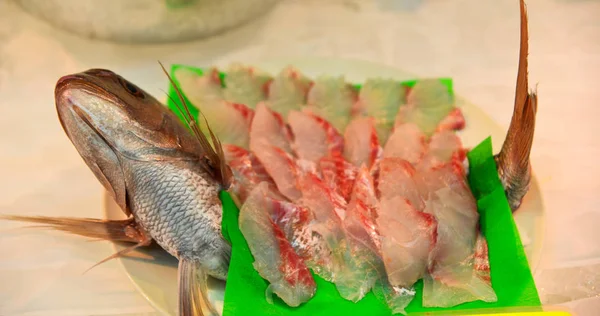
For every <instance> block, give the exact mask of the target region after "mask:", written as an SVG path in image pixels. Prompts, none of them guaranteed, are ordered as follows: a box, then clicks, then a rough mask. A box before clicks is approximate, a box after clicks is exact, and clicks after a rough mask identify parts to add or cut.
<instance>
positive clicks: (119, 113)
mask: <svg viewBox="0 0 600 316" xmlns="http://www.w3.org/2000/svg"><path fill="white" fill-rule="evenodd" d="M55 101H56V107H57V111H58V113H59V118H60V121H61V124H62V126H63V128H64V129H65V131H66V132H67V134H68V135H69V137H70V138H71V140H73V138H72V137H71V136H72V135H71V134H72V133H73V132H76V131H75V130H74V129H73V128H74V125H73V124H72V123H73V122H72V120H69V118H74V119H76V120H77V121H81V122H82V123H84V124H85V125H87V127H89V130H91V132H92V133H95V134H97V136H99V137H100V138H101V139H102V140H103V141H104V142H105V143H106V145H107V146H109V147H110V148H111V149H112V150H113V151H115V152H118V153H120V154H121V155H125V156H127V157H130V158H134V159H137V160H140V159H141V160H146V159H148V160H156V159H166V158H169V157H171V158H174V157H180V158H181V157H182V156H185V157H190V156H195V157H196V159H199V156H201V149H200V146H199V144H198V143H197V141H195V139H194V138H193V136H192V134H191V133H190V132H189V131H188V130H187V129H186V128H185V126H184V125H183V124H181V122H179V119H178V118H177V116H176V115H175V114H174V113H173V112H171V111H170V110H169V109H168V108H167V107H165V106H164V105H162V104H161V103H160V102H159V101H158V100H156V99H155V98H154V97H153V96H151V95H150V94H148V93H147V92H145V91H144V90H142V89H140V88H139V87H137V86H136V85H135V84H133V83H131V82H129V81H128V80H126V79H124V78H123V77H121V76H120V75H118V74H116V73H114V72H112V71H110V70H105V69H90V70H87V71H84V72H80V73H76V74H72V75H67V76H63V77H61V78H60V79H59V80H58V82H57V84H56V88H55ZM75 146H76V147H77V146H78V144H75Z"/></svg>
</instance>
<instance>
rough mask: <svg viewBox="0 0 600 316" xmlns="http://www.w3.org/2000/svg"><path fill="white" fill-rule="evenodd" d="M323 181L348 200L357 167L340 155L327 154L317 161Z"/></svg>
mask: <svg viewBox="0 0 600 316" xmlns="http://www.w3.org/2000/svg"><path fill="white" fill-rule="evenodd" d="M319 167H320V168H321V173H322V174H323V181H324V182H325V184H326V185H327V186H328V187H329V188H330V189H333V190H335V191H336V192H337V193H338V194H339V195H341V196H342V197H343V198H344V199H345V200H346V201H349V200H350V195H351V193H352V187H353V186H354V180H355V178H356V173H357V171H358V170H357V168H356V167H355V166H354V165H352V164H351V163H349V162H347V161H346V160H344V158H342V157H341V156H328V157H324V158H322V159H321V160H320V161H319Z"/></svg>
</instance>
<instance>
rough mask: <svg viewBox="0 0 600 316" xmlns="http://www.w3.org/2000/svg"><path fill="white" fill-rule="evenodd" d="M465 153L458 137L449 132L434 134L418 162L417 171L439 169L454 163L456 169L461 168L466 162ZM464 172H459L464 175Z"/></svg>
mask: <svg viewBox="0 0 600 316" xmlns="http://www.w3.org/2000/svg"><path fill="white" fill-rule="evenodd" d="M466 157H467V153H466V150H465V149H464V148H463V147H462V142H461V140H460V138H459V137H458V135H456V133H454V132H453V131H450V130H444V131H440V132H437V133H435V134H434V135H433V136H432V137H431V139H430V141H429V143H428V144H427V150H426V153H425V155H424V157H423V159H422V161H420V163H419V166H418V168H419V169H432V168H440V167H442V166H444V165H446V164H448V163H454V164H455V165H456V166H457V167H462V165H463V161H465V160H466ZM464 173H465V171H464V170H463V171H461V174H464Z"/></svg>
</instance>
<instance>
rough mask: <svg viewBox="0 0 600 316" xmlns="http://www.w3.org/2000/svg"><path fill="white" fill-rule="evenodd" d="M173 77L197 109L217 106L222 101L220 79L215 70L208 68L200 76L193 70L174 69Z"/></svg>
mask: <svg viewBox="0 0 600 316" xmlns="http://www.w3.org/2000/svg"><path fill="white" fill-rule="evenodd" d="M173 76H174V77H175V80H176V81H177V83H178V84H179V87H180V88H181V90H182V92H183V94H184V95H185V96H186V97H187V99H188V100H189V101H190V102H191V103H192V105H193V106H195V107H197V108H200V109H205V108H207V107H211V106H217V105H218V104H220V101H221V100H223V92H222V88H221V79H220V78H219V71H218V70H217V69H216V68H210V69H209V70H207V71H206V73H204V74H203V75H200V74H198V73H197V72H196V71H194V70H191V69H189V68H184V67H181V68H177V69H175V71H174V73H173Z"/></svg>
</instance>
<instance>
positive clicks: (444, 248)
mask: <svg viewBox="0 0 600 316" xmlns="http://www.w3.org/2000/svg"><path fill="white" fill-rule="evenodd" d="M429 177H432V179H435V180H436V181H429V182H428V183H427V186H428V187H429V189H430V192H431V193H430V194H429V198H428V200H427V201H426V208H425V212H427V213H429V214H432V215H433V216H435V218H436V219H437V221H438V230H437V231H438V241H437V243H436V245H435V247H434V250H433V251H432V253H431V256H432V265H431V266H430V267H429V275H428V276H427V277H425V278H424V282H423V306H427V307H449V306H455V305H458V304H462V303H465V302H471V301H475V300H482V301H485V302H494V301H496V300H497V297H496V294H495V292H494V290H493V289H492V287H491V285H490V284H489V282H488V281H487V280H484V279H482V278H481V277H480V273H479V271H478V270H477V269H476V267H475V262H476V260H475V258H476V251H477V248H476V246H477V239H478V226H477V225H478V222H479V214H478V213H477V204H476V201H475V198H474V197H473V195H472V193H471V192H470V189H469V187H468V185H467V184H466V182H465V181H466V180H465V179H464V177H463V176H462V175H460V174H457V173H456V171H455V170H454V169H453V168H452V166H451V165H447V166H445V167H443V168H438V169H434V170H433V171H431V172H430V174H429Z"/></svg>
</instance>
